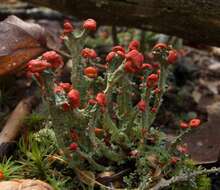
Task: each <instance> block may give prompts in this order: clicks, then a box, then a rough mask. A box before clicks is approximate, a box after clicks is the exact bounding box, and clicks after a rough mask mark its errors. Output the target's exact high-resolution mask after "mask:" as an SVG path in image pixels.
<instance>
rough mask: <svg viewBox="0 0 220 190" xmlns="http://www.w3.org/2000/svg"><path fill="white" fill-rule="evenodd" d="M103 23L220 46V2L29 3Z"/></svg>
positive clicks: (60, 0)
mask: <svg viewBox="0 0 220 190" xmlns="http://www.w3.org/2000/svg"><path fill="white" fill-rule="evenodd" d="M27 1H28V2H31V3H35V4H37V5H41V6H48V7H50V8H53V9H56V10H59V11H62V12H63V13H66V14H70V15H74V16H76V17H78V18H80V19H85V18H89V17H91V18H94V19H96V20H97V21H98V23H99V24H106V25H108V24H111V25H117V26H130V27H138V28H142V29H146V30H151V31H154V32H159V33H165V34H168V35H176V36H178V37H182V38H184V39H187V40H189V41H191V42H195V43H203V44H209V45H216V46H220V1H219V0H27Z"/></svg>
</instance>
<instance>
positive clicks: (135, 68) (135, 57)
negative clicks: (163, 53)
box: [125, 50, 144, 73]
mask: <svg viewBox="0 0 220 190" xmlns="http://www.w3.org/2000/svg"><path fill="white" fill-rule="evenodd" d="M125 58H126V62H125V71H126V72H129V73H137V72H139V71H141V69H142V65H143V61H144V57H143V55H142V54H141V53H140V52H139V51H137V50H131V51H130V52H128V53H127V54H126V55H125Z"/></svg>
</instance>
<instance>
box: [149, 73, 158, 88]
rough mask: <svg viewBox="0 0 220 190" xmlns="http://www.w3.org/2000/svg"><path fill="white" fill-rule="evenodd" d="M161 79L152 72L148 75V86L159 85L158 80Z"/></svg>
mask: <svg viewBox="0 0 220 190" xmlns="http://www.w3.org/2000/svg"><path fill="white" fill-rule="evenodd" d="M158 80H159V77H158V75H157V74H150V75H149V76H148V77H147V87H149V88H150V87H155V86H157V82H158Z"/></svg>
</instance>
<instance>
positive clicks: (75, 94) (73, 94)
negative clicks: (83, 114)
mask: <svg viewBox="0 0 220 190" xmlns="http://www.w3.org/2000/svg"><path fill="white" fill-rule="evenodd" d="M67 96H68V98H69V101H70V105H71V107H72V108H78V107H79V106H80V93H79V91H78V90H75V89H72V90H70V91H69V93H68V94H67Z"/></svg>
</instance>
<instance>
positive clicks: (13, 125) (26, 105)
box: [0, 96, 36, 145]
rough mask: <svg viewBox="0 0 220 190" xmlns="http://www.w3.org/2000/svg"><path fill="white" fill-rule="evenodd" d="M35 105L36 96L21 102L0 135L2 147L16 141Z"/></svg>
mask: <svg viewBox="0 0 220 190" xmlns="http://www.w3.org/2000/svg"><path fill="white" fill-rule="evenodd" d="M35 104H36V98H35V97H34V96H32V97H28V98H25V99H23V100H21V101H20V102H19V104H18V105H17V106H16V108H15V109H14V111H13V112H12V113H11V115H10V117H9V119H8V120H7V122H6V124H5V126H4V127H3V129H2V131H1V133H0V145H1V144H2V143H7V142H11V141H13V140H15V138H16V137H17V135H18V134H19V131H20V129H21V127H22V123H23V121H24V119H25V117H27V115H28V114H30V112H31V110H32V107H33V106H34V105H35Z"/></svg>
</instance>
